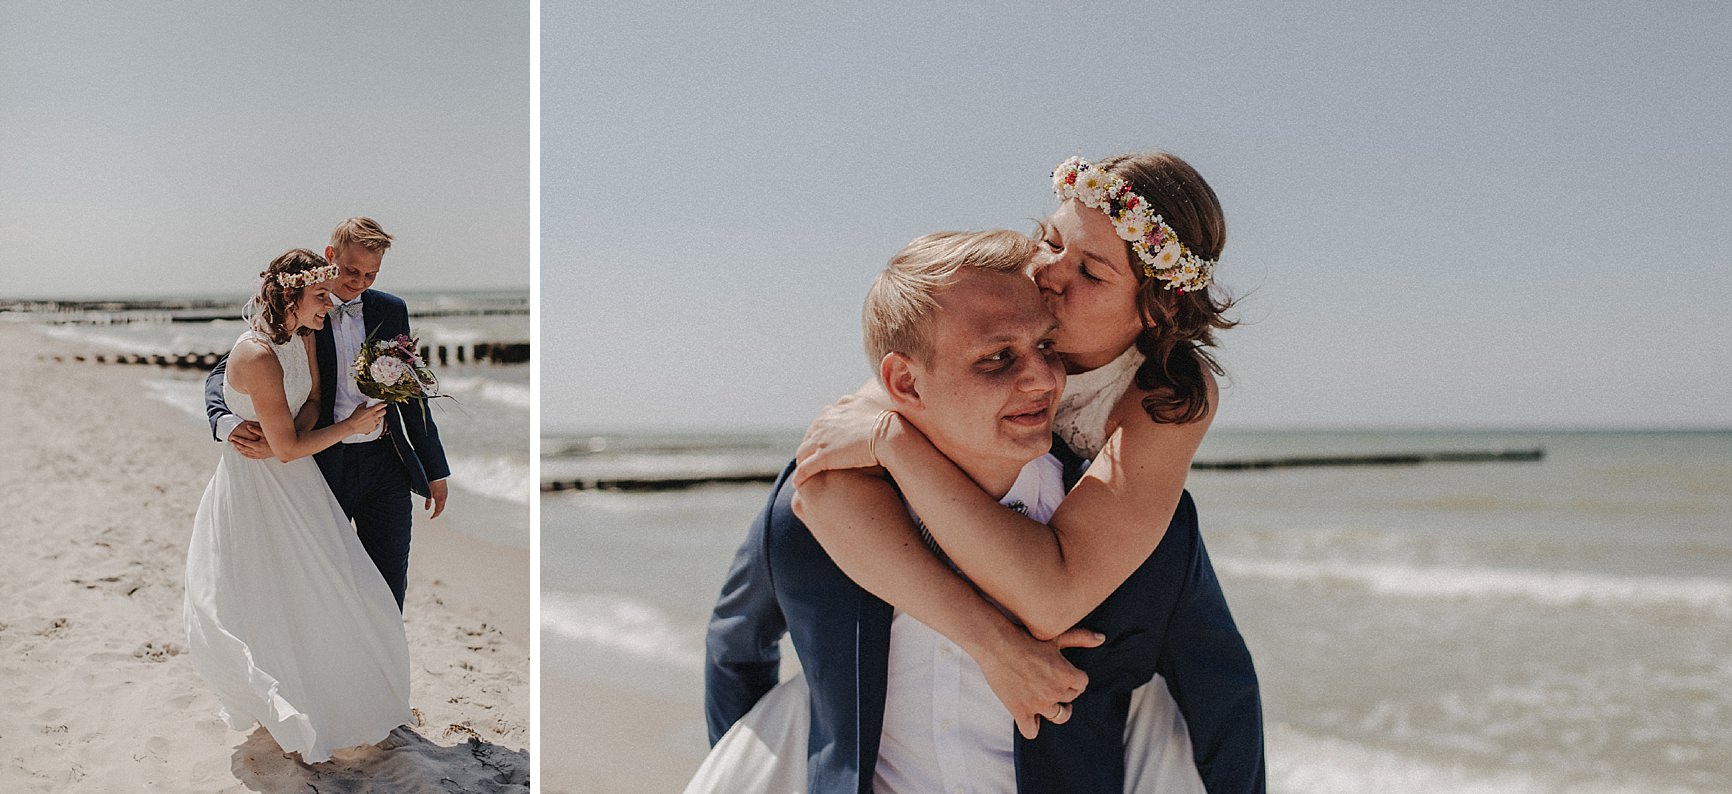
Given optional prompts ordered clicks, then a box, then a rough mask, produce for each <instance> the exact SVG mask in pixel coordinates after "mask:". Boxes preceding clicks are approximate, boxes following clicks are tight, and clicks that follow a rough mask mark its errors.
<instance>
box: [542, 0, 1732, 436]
mask: <svg viewBox="0 0 1732 794" xmlns="http://www.w3.org/2000/svg"><path fill="white" fill-rule="evenodd" d="M821 5H824V4H813V3H802V2H789V3H753V4H749V5H748V4H741V3H695V4H692V3H661V2H644V3H631V4H611V5H610V7H608V8H606V9H601V8H598V7H596V5H595V4H582V5H579V6H570V5H556V4H552V3H549V4H546V5H545V6H544V7H543V9H542V39H543V43H542V46H543V50H542V61H541V66H542V158H543V160H542V163H543V185H542V197H543V198H542V200H543V206H542V241H541V244H542V257H543V258H542V267H541V279H542V282H541V283H542V297H543V304H542V305H543V313H542V320H541V322H542V351H541V352H542V356H543V357H542V361H543V370H542V372H543V380H542V384H543V395H544V399H543V402H542V406H543V410H542V416H543V426H544V428H545V429H546V430H547V431H549V432H557V431H561V430H572V431H585V430H617V429H645V428H709V429H726V428H753V427H799V426H801V425H803V424H804V423H805V421H806V420H807V418H809V417H810V416H811V415H813V414H814V413H815V412H816V411H817V410H818V408H820V407H821V406H822V405H823V404H824V403H825V402H827V401H828V400H830V399H832V398H833V397H835V396H836V395H838V394H841V393H843V392H846V391H849V390H852V389H853V388H854V387H855V386H856V385H858V384H859V383H860V382H861V381H862V380H864V379H865V378H866V377H867V376H868V374H869V370H868V368H867V363H866V361H865V357H864V355H863V353H861V352H860V342H859V338H860V332H859V328H858V322H859V321H858V316H859V303H860V299H861V297H862V295H863V294H864V291H865V288H866V285H867V284H868V283H869V281H870V278H871V276H872V275H873V274H874V273H875V272H876V271H877V270H878V269H879V268H880V267H882V265H883V263H884V261H885V260H886V259H887V258H888V257H889V255H890V254H891V253H893V252H894V251H895V250H896V249H897V248H899V247H900V246H901V245H902V244H904V243H905V242H907V241H908V240H910V239H912V238H913V237H915V236H918V235H920V234H923V233H926V232H930V231H936V230H940V229H959V228H988V227H999V226H1003V227H1009V228H1014V229H1023V230H1026V229H1029V228H1031V221H1032V219H1035V218H1038V217H1040V216H1042V215H1044V214H1045V213H1047V212H1048V211H1050V210H1051V209H1052V207H1053V206H1054V199H1053V198H1052V196H1051V193H1050V188H1049V181H1048V172H1049V171H1050V169H1051V168H1052V166H1053V165H1054V164H1055V163H1057V162H1058V161H1060V160H1062V159H1064V158H1065V157H1067V156H1070V155H1073V154H1080V155H1083V156H1085V157H1101V156H1105V155H1108V154H1113V153H1117V152H1123V151H1131V150H1141V149H1146V148H1152V147H1163V148H1167V149H1169V150H1171V151H1174V152H1176V153H1178V154H1180V155H1181V156H1183V157H1185V158H1186V159H1188V160H1189V161H1190V162H1191V163H1192V164H1193V165H1195V166H1197V167H1198V169H1199V170H1200V171H1201V172H1202V173H1203V174H1204V176H1205V177H1206V178H1207V179H1208V180H1209V181H1210V182H1211V184H1212V185H1213V187H1214V188H1215V190H1216V192H1217V193H1219V194H1220V196H1221V199H1222V202H1223V204H1224V206H1225V208H1226V214H1227V220H1228V228H1229V234H1228V243H1227V246H1226V249H1225V254H1224V257H1223V262H1222V265H1221V267H1220V270H1219V271H1218V274H1217V275H1218V278H1219V280H1220V281H1221V282H1222V283H1223V284H1225V285H1226V286H1227V287H1228V288H1229V289H1230V290H1231V291H1232V292H1233V293H1235V294H1237V295H1239V296H1241V297H1242V299H1243V300H1242V302H1241V304H1240V310H1239V316H1240V318H1241V319H1243V320H1244V325H1243V326H1242V327H1240V328H1238V329H1235V330H1232V331H1229V332H1226V334H1225V335H1224V337H1223V341H1224V348H1223V350H1222V352H1221V355H1220V357H1221V360H1222V361H1223V363H1224V364H1225V365H1226V367H1227V368H1228V370H1229V378H1228V381H1227V385H1228V389H1227V392H1226V397H1225V398H1224V401H1223V408H1222V413H1221V414H1220V419H1219V420H1218V423H1217V426H1219V427H1232V426H1239V427H1272V426H1301V427H1391V426H1427V427H1429V426H1435V427H1510V426H1519V427H1580V428H1598V427H1675V426H1687V427H1703V426H1718V427H1727V426H1732V319H1729V318H1732V311H1729V310H1728V307H1727V305H1726V304H1727V302H1728V298H1732V273H1729V269H1728V264H1729V262H1728V258H1729V257H1728V255H1727V253H1726V252H1727V250H1728V249H1729V248H1732V144H1729V142H1728V141H1729V139H1728V137H1727V135H1728V130H1732V88H1729V86H1732V56H1729V55H1728V53H1729V52H1732V49H1729V48H1728V47H1727V46H1726V45H1725V42H1724V38H1725V34H1726V33H1727V32H1728V31H1732V7H1729V6H1726V5H1722V4H1709V3H1667V4H1657V3H1656V4H1631V3H1592V4H1590V3H1523V4H1508V3H1502V2H1498V3H1472V4H1419V3H1401V4H1395V3H1383V4H1375V3H1352V4H1347V3H1342V4H1317V3H1283V4H1278V5H1276V4H1243V3H1234V4H1219V3H1198V4H1174V3H1126V4H1101V3H1038V4H1030V3H1023V4H1001V3H985V2H976V3H944V4H926V3H881V4H880V3H874V4H857V5H858V7H857V8H853V9H843V10H822V9H820V8H819V6H821ZM1007 5H1009V6H1012V7H1006V6H1007Z"/></svg>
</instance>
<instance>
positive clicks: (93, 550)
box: [0, 323, 530, 791]
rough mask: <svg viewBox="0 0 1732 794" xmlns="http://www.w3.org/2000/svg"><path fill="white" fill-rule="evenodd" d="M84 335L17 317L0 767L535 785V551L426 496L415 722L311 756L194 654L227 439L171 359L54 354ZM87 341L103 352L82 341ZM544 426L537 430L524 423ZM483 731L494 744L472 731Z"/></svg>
mask: <svg viewBox="0 0 1732 794" xmlns="http://www.w3.org/2000/svg"><path fill="white" fill-rule="evenodd" d="M69 351H70V348H69V346H68V345H66V344H65V343H64V342H60V341H57V340H54V339H52V338H50V337H48V336H47V335H45V334H42V333H38V332H37V331H36V330H34V329H33V328H32V327H31V326H29V325H27V324H12V323H0V369H3V370H4V371H6V372H7V373H8V374H9V376H10V377H8V383H9V384H12V385H13V388H10V389H7V390H6V393H5V394H4V395H0V437H5V438H6V439H7V441H8V443H7V445H6V448H5V449H4V451H0V482H3V483H6V484H7V486H8V487H6V488H4V489H3V490H0V542H4V543H6V544H7V546H8V547H9V551H8V552H7V553H6V554H4V555H0V598H4V600H5V602H6V603H9V604H12V605H14V606H12V607H11V608H10V609H9V610H8V612H7V614H6V615H5V616H4V617H3V618H0V676H3V677H4V679H5V680H6V681H7V682H8V684H7V686H6V687H5V688H4V695H0V737H3V738H4V739H6V740H7V741H6V752H5V758H4V760H3V762H0V781H5V782H7V783H8V785H7V786H6V788H7V789H8V790H14V791H18V790H22V791H60V790H65V789H67V788H69V787H76V786H80V785H84V786H88V785H99V784H102V783H103V782H111V781H129V782H130V784H131V785H136V786H140V787H142V788H145V789H151V788H158V789H161V790H168V791H305V790H307V786H308V785H309V784H314V783H316V784H317V785H318V786H320V787H327V786H328V787H329V788H327V789H326V790H357V789H356V786H358V785H362V786H364V785H365V784H366V783H367V782H368V781H372V782H374V783H375V784H377V785H389V786H392V787H394V788H411V789H412V788H414V787H415V786H417V785H433V784H435V783H436V782H437V781H439V780H441V779H449V781H450V782H452V783H455V784H457V785H459V786H462V787H463V788H461V789H458V790H477V791H479V790H489V791H491V790H498V787H499V786H500V785H502V784H505V785H507V788H506V789H503V790H526V789H524V788H522V787H521V786H520V785H519V786H518V787H516V788H511V787H510V785H509V784H507V783H506V781H510V783H515V784H521V782H522V781H523V780H525V779H527V776H528V771H529V758H528V752H527V748H528V746H529V739H530V723H529V713H530V709H529V703H530V691H529V690H530V686H529V684H530V674H529V673H530V668H529V646H530V643H529V630H530V621H529V611H530V592H529V553H528V551H527V550H526V549H516V548H510V547H505V546H498V545H494V544H489V543H486V542H485V541H481V540H477V539H475V538H473V537H472V536H470V535H468V534H465V533H463V532H461V531H460V529H459V528H458V525H457V524H455V523H453V522H452V521H451V520H450V519H449V518H447V517H441V518H440V519H438V520H432V521H429V520H427V519H426V518H425V515H426V513H425V511H424V510H421V508H420V504H419V500H417V503H416V513H417V514H418V516H417V518H418V520H417V521H416V522H415V523H416V526H415V533H414V541H413V546H412V552H411V559H410V571H409V575H410V582H409V592H408V598H407V603H406V604H405V619H404V622H405V629H406V632H407V634H408V640H409V648H410V661H411V698H412V699H411V705H412V706H414V707H415V708H416V709H417V710H418V712H419V714H420V716H421V722H420V724H419V725H412V726H409V727H410V728H411V729H412V731H413V732H406V731H404V730H403V729H399V730H398V731H397V732H396V733H395V734H394V735H393V738H392V739H391V740H389V741H387V742H386V744H387V745H389V746H391V747H392V749H389V750H363V751H358V752H357V753H356V754H355V755H354V756H353V757H351V758H349V759H347V760H344V761H342V762H337V763H328V764H320V765H318V766H317V767H309V766H306V765H302V764H299V763H296V762H294V761H292V760H289V759H286V758H284V757H283V756H282V754H281V752H280V751H278V750H277V749H276V747H275V744H274V742H272V741H270V739H269V737H268V736H267V735H265V734H264V733H263V732H262V731H260V730H258V729H256V728H255V729H254V731H253V732H252V733H237V732H234V731H230V730H228V729H227V728H226V727H225V726H224V725H223V724H222V722H221V720H220V719H219V718H218V717H217V711H218V708H219V704H218V703H217V701H216V697H215V695H214V694H212V693H211V692H210V690H209V689H208V688H206V687H205V686H204V682H203V681H202V680H201V679H200V678H199V676H198V674H197V672H196V671H194V670H193V669H192V665H191V664H190V660H189V659H187V658H185V657H184V655H183V650H184V645H185V640H184V636H183V629H182V627H181V615H180V609H181V594H182V578H183V576H184V571H185V559H186V558H185V555H186V543H187V540H188V538H189V536H190V533H191V528H192V517H193V514H194V513H195V512H196V510H197V505H198V501H199V497H200V494H202V493H203V491H204V488H205V485H206V483H207V482H208V481H209V478H210V475H211V472H212V471H214V469H215V464H216V459H217V456H218V455H219V454H220V449H219V447H218V446H217V445H216V442H214V441H212V440H211V439H210V437H209V434H208V431H207V430H206V429H205V428H204V426H203V425H204V423H203V422H202V421H200V420H198V419H196V418H193V417H191V416H190V415H189V414H188V413H187V412H185V411H182V410H178V409H176V408H175V407H174V406H171V405H168V404H166V403H163V402H161V401H159V400H156V399H154V398H151V397H149V396H147V395H145V394H144V393H143V389H142V387H141V385H140V381H141V380H142V379H143V378H145V377H148V376H150V375H152V374H160V372H161V371H160V370H156V369H155V368H132V367H115V366H102V365H96V364H77V363H58V364H57V363H54V362H52V361H50V360H46V357H47V356H51V355H53V354H56V353H60V354H65V353H67V352H69ZM80 352H87V351H80ZM526 429H527V428H526ZM471 737H474V738H478V739H479V740H481V742H483V744H482V745H480V746H478V747H477V746H471V745H470V744H469V741H470V740H471Z"/></svg>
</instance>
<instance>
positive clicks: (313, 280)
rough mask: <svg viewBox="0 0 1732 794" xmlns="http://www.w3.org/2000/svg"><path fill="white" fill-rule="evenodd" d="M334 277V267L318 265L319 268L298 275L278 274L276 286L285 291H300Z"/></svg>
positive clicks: (335, 267) (335, 270)
mask: <svg viewBox="0 0 1732 794" xmlns="http://www.w3.org/2000/svg"><path fill="white" fill-rule="evenodd" d="M336 277H337V266H336V265H320V266H319V267H312V268H307V269H306V270H303V271H301V272H299V273H278V274H277V286H279V287H283V288H285V289H300V288H302V287H310V286H312V285H314V284H317V283H319V282H321V281H330V280H331V279H334V278H336Z"/></svg>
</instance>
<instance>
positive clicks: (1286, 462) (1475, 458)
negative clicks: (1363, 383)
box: [1191, 449, 1546, 471]
mask: <svg viewBox="0 0 1732 794" xmlns="http://www.w3.org/2000/svg"><path fill="white" fill-rule="evenodd" d="M1545 456H1546V451H1545V450H1544V449H1493V450H1478V451H1467V452H1399V453H1393V454H1379V455H1310V456H1302V457H1291V458H1253V459H1251V460H1218V461H1200V460H1199V461H1193V462H1192V463H1191V469H1192V470H1193V471H1255V470H1261V469H1297V468H1309V467H1316V466H1418V465H1420V464H1422V463H1526V462H1533V461H1539V460H1544V459H1545Z"/></svg>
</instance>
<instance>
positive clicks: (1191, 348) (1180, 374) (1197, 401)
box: [1097, 151, 1238, 424]
mask: <svg viewBox="0 0 1732 794" xmlns="http://www.w3.org/2000/svg"><path fill="white" fill-rule="evenodd" d="M1097 165H1098V166H1100V167H1101V168H1102V169H1104V170H1105V171H1106V172H1107V173H1110V174H1113V175H1115V176H1118V177H1120V178H1122V179H1124V180H1125V181H1126V182H1129V183H1130V185H1131V189H1132V190H1135V191H1136V192H1137V195H1139V196H1142V197H1143V200H1145V201H1147V202H1148V203H1149V205H1150V207H1151V208H1152V209H1153V210H1154V211H1155V213H1156V214H1157V215H1160V216H1161V218H1162V220H1165V221H1166V222H1167V225H1168V226H1171V227H1172V228H1173V231H1174V232H1175V233H1177V234H1178V237H1179V240H1180V241H1182V242H1183V243H1184V244H1185V246H1186V247H1187V248H1189V249H1190V250H1191V251H1192V252H1193V253H1195V254H1196V255H1197V256H1200V257H1202V258H1204V259H1220V257H1221V248H1222V246H1224V245H1226V243H1227V219H1226V218H1225V217H1224V216H1223V215H1222V213H1221V200H1220V199H1218V198H1216V197H1215V191H1214V190H1213V189H1211V188H1210V187H1209V183H1208V182H1205V181H1203V176H1202V175H1201V174H1198V173H1197V169H1195V168H1192V167H1191V165H1190V164H1189V163H1187V162H1185V161H1184V160H1181V159H1179V158H1178V157H1177V156H1175V155H1173V154H1169V153H1167V152H1162V151H1153V152H1143V153H1141V154H1121V155H1117V156H1115V157H1108V158H1106V159H1105V160H1102V161H1100V162H1099V163H1097ZM1125 255H1126V256H1127V257H1129V258H1130V261H1131V265H1132V267H1131V270H1132V271H1133V272H1134V273H1136V276H1137V279H1138V284H1137V309H1138V312H1139V313H1140V314H1141V315H1142V322H1143V331H1142V333H1140V334H1138V335H1137V339H1136V346H1137V350H1138V351H1139V352H1141V353H1142V354H1143V357H1144V359H1145V360H1144V361H1143V365H1142V366H1141V367H1139V368H1137V388H1139V389H1142V390H1143V391H1145V392H1148V393H1149V394H1148V396H1146V397H1144V398H1143V410H1145V411H1147V412H1148V414H1149V418H1151V419H1153V420H1155V421H1156V422H1160V423H1166V424H1184V423H1186V422H1194V421H1196V420H1198V419H1201V418H1202V417H1204V416H1206V415H1208V413H1209V381H1208V378H1207V376H1206V375H1205V374H1204V372H1203V370H1205V369H1207V370H1209V371H1210V372H1213V373H1215V374H1216V375H1222V374H1225V372H1226V371H1225V370H1223V369H1221V365H1220V364H1219V363H1218V362H1216V361H1215V357H1214V356H1213V355H1211V354H1210V353H1209V350H1208V348H1211V347H1214V346H1215V331H1216V330H1224V329H1227V328H1232V327H1233V326H1235V325H1238V323H1237V322H1236V321H1234V320H1229V319H1227V317H1226V316H1225V315H1226V311H1227V310H1228V309H1230V308H1232V306H1233V299H1232V298H1231V297H1230V296H1228V295H1226V294H1225V293H1223V292H1221V291H1220V287H1219V286H1217V285H1210V286H1209V288H1207V289H1201V290H1196V291H1187V292H1180V291H1179V290H1178V289H1176V288H1175V289H1167V288H1166V287H1167V283H1166V282H1164V281H1161V280H1160V279H1156V278H1150V277H1148V276H1146V275H1144V274H1143V269H1142V268H1141V267H1138V266H1137V265H1138V264H1139V263H1141V261H1142V260H1141V259H1140V258H1138V256H1137V253H1136V251H1135V250H1133V249H1132V248H1131V246H1130V243H1125Z"/></svg>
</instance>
